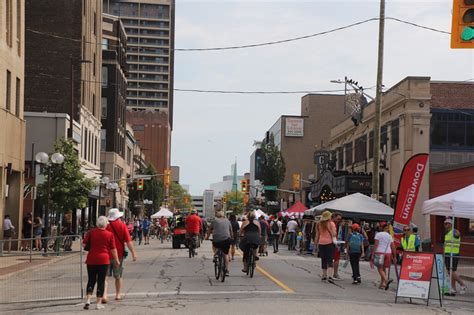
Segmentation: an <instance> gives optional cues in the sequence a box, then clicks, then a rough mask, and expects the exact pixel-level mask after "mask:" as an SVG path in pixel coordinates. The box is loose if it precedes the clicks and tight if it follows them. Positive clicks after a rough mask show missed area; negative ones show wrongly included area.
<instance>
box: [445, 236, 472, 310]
mask: <svg viewBox="0 0 474 315" xmlns="http://www.w3.org/2000/svg"><path fill="white" fill-rule="evenodd" d="M461 248H464V250H465V251H466V252H473V251H474V244H473V243H463V242H462V243H461ZM444 260H445V264H444V265H445V269H446V270H448V269H450V268H448V267H449V266H453V267H454V268H455V269H456V271H455V274H456V275H457V276H458V277H459V278H460V280H461V281H462V282H463V283H464V285H465V287H466V290H462V288H461V284H460V283H459V282H457V283H456V292H453V288H452V287H451V283H452V281H453V279H452V275H451V274H450V273H449V272H448V274H449V275H448V276H447V279H446V282H447V285H446V288H445V291H446V292H445V293H447V295H446V299H448V300H463V301H471V302H472V301H473V300H474V257H473V256H451V255H450V254H445V255H444ZM449 291H451V293H453V294H450V292H449Z"/></svg>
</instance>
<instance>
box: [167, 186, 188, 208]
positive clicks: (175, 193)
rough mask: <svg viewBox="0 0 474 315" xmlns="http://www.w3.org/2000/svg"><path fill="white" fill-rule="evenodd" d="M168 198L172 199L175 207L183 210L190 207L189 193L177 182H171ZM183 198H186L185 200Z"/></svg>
mask: <svg viewBox="0 0 474 315" xmlns="http://www.w3.org/2000/svg"><path fill="white" fill-rule="evenodd" d="M170 198H171V200H173V203H172V205H173V207H174V208H175V209H178V210H181V211H183V210H184V211H185V210H187V209H191V208H192V198H191V195H190V194H189V193H188V192H187V191H186V190H185V189H184V188H183V187H182V186H181V185H180V184H178V183H175V182H172V183H171V186H170ZM185 199H187V202H186V200H185Z"/></svg>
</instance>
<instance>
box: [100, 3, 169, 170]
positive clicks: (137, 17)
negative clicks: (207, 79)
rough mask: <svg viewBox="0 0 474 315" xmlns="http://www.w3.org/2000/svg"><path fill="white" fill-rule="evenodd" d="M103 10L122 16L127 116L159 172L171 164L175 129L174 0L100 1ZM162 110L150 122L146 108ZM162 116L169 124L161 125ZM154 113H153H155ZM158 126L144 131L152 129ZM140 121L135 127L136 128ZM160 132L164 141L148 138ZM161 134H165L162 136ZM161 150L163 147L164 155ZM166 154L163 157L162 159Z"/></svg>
mask: <svg viewBox="0 0 474 315" xmlns="http://www.w3.org/2000/svg"><path fill="white" fill-rule="evenodd" d="M103 10H104V13H107V14H111V15H115V16H118V17H120V19H121V21H122V23H123V25H124V27H125V31H126V33H127V38H128V39H127V62H128V71H129V72H128V89H127V109H128V113H127V118H128V119H129V121H130V122H131V124H132V127H134V132H135V136H136V138H137V140H138V141H139V142H140V143H145V142H146V146H147V147H145V148H144V149H145V150H147V152H146V157H147V159H148V162H150V163H152V164H153V165H154V166H155V168H156V169H157V171H158V172H162V171H163V167H164V166H165V167H166V168H169V165H170V160H169V158H170V154H169V152H170V148H171V145H170V144H171V130H172V128H173V74H174V12H175V1H174V0H103ZM150 111H153V112H160V115H158V116H159V117H160V122H158V121H157V123H156V124H154V123H151V124H150V123H148V122H149V119H146V121H145V118H146V116H147V114H146V112H150ZM163 115H166V116H167V120H168V123H167V124H163V122H162V119H161V118H162V116H163ZM158 116H156V117H158ZM158 125H160V129H159V130H158V129H157V130H153V131H152V130H148V129H152V128H156V127H157V126H158ZM137 126H138V127H137ZM156 132H159V133H160V135H159V137H160V138H161V137H162V136H163V137H165V138H168V139H169V140H168V141H166V142H163V141H151V142H150V141H148V140H147V139H145V137H146V135H148V134H150V133H153V134H155V133H156ZM161 133H163V135H161ZM163 151H166V152H165V153H164V154H163ZM163 159H165V160H163Z"/></svg>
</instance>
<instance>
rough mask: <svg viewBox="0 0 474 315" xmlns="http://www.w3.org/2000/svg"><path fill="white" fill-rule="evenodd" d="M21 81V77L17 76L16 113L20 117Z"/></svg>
mask: <svg viewBox="0 0 474 315" xmlns="http://www.w3.org/2000/svg"><path fill="white" fill-rule="evenodd" d="M20 83H21V81H20V79H18V78H16V96H15V97H16V98H15V115H16V117H20V104H21V91H20V89H21V84H20Z"/></svg>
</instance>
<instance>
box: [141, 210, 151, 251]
mask: <svg viewBox="0 0 474 315" xmlns="http://www.w3.org/2000/svg"><path fill="white" fill-rule="evenodd" d="M142 225H143V238H144V241H145V245H149V244H150V226H151V221H150V220H149V219H148V217H145V219H143V223H142Z"/></svg>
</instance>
